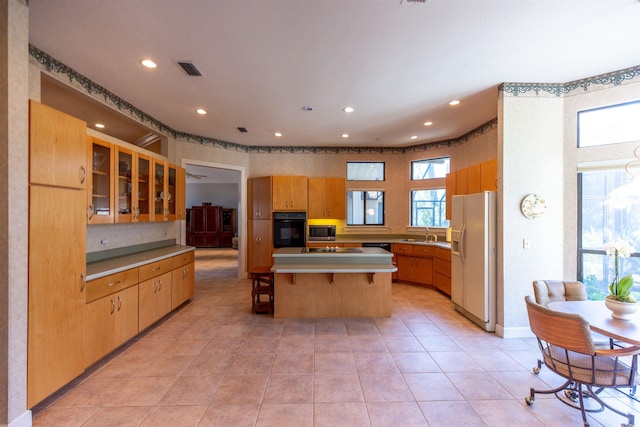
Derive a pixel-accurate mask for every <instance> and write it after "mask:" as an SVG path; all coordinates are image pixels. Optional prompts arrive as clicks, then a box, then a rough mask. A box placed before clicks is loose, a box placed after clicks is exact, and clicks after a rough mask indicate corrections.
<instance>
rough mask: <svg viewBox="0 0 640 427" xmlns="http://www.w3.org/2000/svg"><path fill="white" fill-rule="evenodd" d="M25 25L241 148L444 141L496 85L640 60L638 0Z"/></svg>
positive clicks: (157, 111) (205, 8) (82, 67)
mask: <svg viewBox="0 0 640 427" xmlns="http://www.w3.org/2000/svg"><path fill="white" fill-rule="evenodd" d="M29 20H30V24H29V39H30V40H29V41H30V43H31V44H33V45H34V46H35V47H37V48H38V49H40V50H42V51H44V52H45V53H47V54H48V55H50V56H52V57H53V58H55V59H56V60H58V61H60V62H62V63H64V64H65V65H67V66H69V67H71V68H72V69H74V70H75V71H77V72H78V73H80V74H82V75H84V76H86V77H87V78H89V79H91V80H92V81H93V82H95V83H97V84H99V85H101V86H103V87H104V88H106V89H107V90H109V91H110V92H112V93H114V94H115V95H117V96H119V97H121V98H122V99H124V100H125V101H127V102H129V103H130V104H132V105H133V106H135V107H137V108H139V109H140V110H142V111H143V112H145V113H146V114H148V115H150V116H151V117H153V118H155V119H156V120H159V121H160V122H162V123H163V124H165V125H167V126H169V127H170V128H172V129H174V130H176V131H179V132H186V133H191V134H196V135H200V136H204V137H210V138H215V139H218V140H223V141H229V142H234V143H238V144H243V145H249V146H354V147H356V146H361V147H378V146H385V147H402V146H409V145H415V144H420V143H428V142H434V141H441V140H445V139H449V138H456V137H458V136H461V135H463V134H465V133H466V132H468V131H470V130H472V129H474V128H476V127H478V126H480V125H482V124H484V123H486V122H488V121H490V120H491V119H493V118H495V117H496V116H497V97H498V86H499V85H500V84H501V83H503V82H518V83H565V82H569V81H573V80H579V79H583V78H588V77H591V76H596V75H599V74H603V73H607V72H611V71H616V70H620V69H624V68H628V67H633V66H637V65H640V2H639V1H638V0H531V1H530V0H519V1H513V0H484V1H480V0H456V1H452V0H422V1H415V0H413V1H411V0H404V1H403V0H368V1H366V0H242V1H240V0H208V1H204V0H163V1H158V0H136V1H131V0H109V1H104V0H57V1H50V0H30V1H29ZM147 57H148V58H152V59H153V60H154V61H155V62H156V63H157V64H158V67H157V68H156V69H153V70H149V69H145V68H143V67H142V66H141V65H140V60H141V59H143V58H147ZM178 61H192V62H193V64H194V65H195V66H196V67H197V68H198V69H199V70H200V71H201V73H202V74H203V76H201V77H191V76H188V75H187V74H186V73H185V72H184V70H183V69H182V68H181V67H180V66H179V65H178V64H177V62H178ZM52 96H53V95H52ZM60 96H62V95H60ZM453 99H459V100H460V101H461V103H460V105H458V106H455V107H451V106H449V105H448V102H449V101H451V100H453ZM52 102H53V101H52ZM305 106H309V107H311V108H312V110H311V111H305V110H304V109H303V107H305ZM345 106H352V107H353V108H355V111H354V112H352V113H345V112H344V111H343V108H344V107H345ZM196 108H204V109H206V110H207V111H208V114H207V115H205V116H198V115H197V114H196V113H195V109H196ZM90 110H91V109H89V108H84V107H83V108H79V111H81V113H79V114H78V115H81V114H83V113H82V111H87V112H86V113H85V114H86V116H85V117H82V116H81V118H84V119H85V120H87V121H88V123H90V124H91V123H94V122H95V121H97V120H98V119H97V118H94V116H91V115H90V114H89V113H88V111H90ZM98 111H99V110H98ZM95 114H97V115H99V112H96V113H95ZM120 119H122V117H119V116H118V115H117V114H115V115H112V116H110V117H107V118H105V119H100V121H102V122H105V124H106V125H107V129H105V130H104V131H103V132H106V133H109V132H111V131H110V128H112V127H117V126H125V127H126V125H122V124H120V125H119V124H117V122H118V120H120ZM125 121H126V120H125ZM426 121H431V122H433V125H431V126H425V125H424V124H423V123H424V122H426ZM238 127H245V128H246V129H247V130H248V132H246V133H241V132H239V131H238V129H237V128H238ZM134 128H136V129H134V130H131V136H126V135H128V134H127V133H126V132H125V131H124V130H122V131H121V135H125V137H123V136H118V137H120V138H121V139H125V140H128V141H129V142H135V141H136V140H138V139H139V138H144V137H145V135H146V134H147V133H148V132H149V130H148V129H144V128H142V129H140V128H139V127H138V126H137V125H136V126H134ZM276 131H279V132H282V134H283V136H281V137H279V138H277V137H275V136H274V132H276ZM343 133H347V134H349V137H348V138H342V137H341V135H342V134H343ZM412 136H414V137H415V138H414V139H411V137H412Z"/></svg>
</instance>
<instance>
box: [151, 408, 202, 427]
mask: <svg viewBox="0 0 640 427" xmlns="http://www.w3.org/2000/svg"><path fill="white" fill-rule="evenodd" d="M206 409H207V407H206V406H156V407H155V408H154V409H153V410H152V411H151V413H150V414H149V415H147V417H146V418H145V419H144V421H143V422H142V424H140V427H176V426H181V427H189V426H197V425H198V423H199V422H200V419H201V418H202V415H203V414H204V411H205V410H206Z"/></svg>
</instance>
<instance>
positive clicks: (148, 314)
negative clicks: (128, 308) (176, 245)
mask: <svg viewBox="0 0 640 427" xmlns="http://www.w3.org/2000/svg"><path fill="white" fill-rule="evenodd" d="M163 263H164V264H165V265H168V267H166V270H168V271H166V272H165V273H164V274H159V275H156V276H154V277H151V278H149V279H146V280H142V279H141V281H140V284H139V285H138V298H139V299H138V328H139V330H141V331H142V330H143V329H146V328H147V327H149V326H150V325H152V324H153V323H155V322H156V321H157V320H158V319H160V318H162V317H163V316H164V315H165V314H167V313H169V312H170V311H171V260H170V259H167V260H163V261H159V262H157V263H153V264H154V265H156V264H157V265H158V266H157V267H153V268H157V272H160V271H164V270H165V268H161V267H160V264H163Z"/></svg>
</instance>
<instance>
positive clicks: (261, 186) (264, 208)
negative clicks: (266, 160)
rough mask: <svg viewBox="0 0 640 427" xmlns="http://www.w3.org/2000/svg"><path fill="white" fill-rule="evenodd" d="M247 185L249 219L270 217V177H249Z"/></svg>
mask: <svg viewBox="0 0 640 427" xmlns="http://www.w3.org/2000/svg"><path fill="white" fill-rule="evenodd" d="M247 187H248V193H249V194H248V201H249V212H250V217H251V219H271V211H272V209H271V177H270V176H261V177H259V178H251V179H249V185H247Z"/></svg>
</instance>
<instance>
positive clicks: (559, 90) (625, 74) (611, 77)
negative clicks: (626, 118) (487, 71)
mask: <svg viewBox="0 0 640 427" xmlns="http://www.w3.org/2000/svg"><path fill="white" fill-rule="evenodd" d="M636 77H640V65H639V66H636V67H631V68H625V69H624V70H619V71H613V72H611V73H607V74H601V75H599V76H595V77H589V78H586V79H580V80H574V81H572V82H568V83H502V84H501V85H500V86H499V87H498V91H502V92H504V93H508V94H511V95H513V96H518V95H520V94H524V93H527V92H534V93H535V95H540V93H541V92H543V93H548V94H550V95H555V96H562V95H567V94H569V93H570V92H573V91H574V90H577V89H579V88H582V90H583V91H584V92H586V91H587V90H589V88H590V87H591V86H595V85H600V86H619V85H621V84H622V83H623V82H624V81H625V80H632V79H634V78H636Z"/></svg>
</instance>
